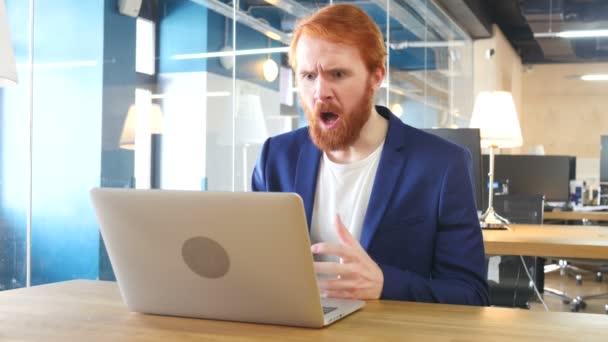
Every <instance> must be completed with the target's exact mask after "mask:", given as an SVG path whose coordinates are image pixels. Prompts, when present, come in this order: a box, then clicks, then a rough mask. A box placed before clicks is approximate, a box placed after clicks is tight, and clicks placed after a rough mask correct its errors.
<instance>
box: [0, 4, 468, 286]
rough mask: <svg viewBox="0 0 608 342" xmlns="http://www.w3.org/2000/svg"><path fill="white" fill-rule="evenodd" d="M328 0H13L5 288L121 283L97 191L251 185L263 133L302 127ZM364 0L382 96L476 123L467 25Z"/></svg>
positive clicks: (407, 116)
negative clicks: (305, 59) (382, 66)
mask: <svg viewBox="0 0 608 342" xmlns="http://www.w3.org/2000/svg"><path fill="white" fill-rule="evenodd" d="M30 3H33V6H34V11H33V13H35V16H34V18H33V21H32V20H30V19H29V15H30V10H31V9H30V8H29V4H30ZM329 3H330V2H329V1H295V0H264V1H258V0H240V1H238V0H237V1H227V0H143V1H142V6H141V9H140V11H139V16H138V17H137V18H134V17H131V16H127V15H124V14H121V13H119V12H118V6H117V1H116V0H107V1H77V0H34V1H31V2H28V1H20V0H6V4H7V8H8V16H9V23H10V28H11V35H12V40H13V46H14V48H15V53H16V57H17V65H18V73H19V83H18V85H16V86H13V87H8V88H0V123H1V126H0V149H1V153H0V165H1V166H0V290H3V289H8V288H13V287H21V286H25V285H26V284H27V276H28V275H29V276H30V277H31V283H32V284H43V283H48V282H54V281H61V280H67V279H74V278H89V279H97V278H99V279H113V273H112V269H111V265H110V262H109V260H108V258H107V255H106V252H105V247H104V245H103V241H102V239H101V238H100V235H99V230H98V226H97V223H96V218H95V215H94V213H93V210H92V207H91V203H90V201H89V197H88V192H89V190H90V189H91V188H92V187H96V186H101V187H120V188H140V189H147V188H162V189H184V190H203V191H207V190H209V191H243V190H249V188H250V179H251V172H252V170H253V167H254V163H255V161H256V159H257V156H258V154H259V152H260V149H261V146H262V144H263V142H264V141H265V139H266V138H267V137H269V136H274V135H277V134H281V133H285V132H288V131H291V130H294V129H297V128H300V127H304V126H305V125H306V119H305V116H304V114H303V110H302V106H301V104H300V103H299V100H298V97H297V94H296V84H295V81H294V75H293V72H292V70H291V69H290V67H289V65H288V58H287V51H288V46H289V42H290V40H291V35H292V32H293V28H294V26H295V24H296V23H297V21H298V20H299V19H301V18H303V17H305V16H307V15H310V14H311V13H314V11H316V10H318V9H319V8H321V7H323V6H325V5H327V4H329ZM352 3H353V4H355V5H357V6H359V7H361V8H362V9H363V10H365V11H366V12H367V13H368V14H369V15H370V16H371V17H372V18H373V19H374V20H375V22H376V23H377V24H378V26H379V27H380V29H381V31H382V32H383V35H384V38H385V40H386V42H387V44H388V46H389V51H390V54H389V61H388V65H387V70H388V73H387V76H386V79H385V81H384V82H383V85H382V87H381V89H380V91H379V92H378V93H377V95H376V99H375V102H376V104H379V105H384V106H387V107H389V108H390V109H391V110H392V111H393V112H394V113H395V114H397V115H398V116H400V117H401V119H402V120H403V121H404V122H406V123H409V124H411V125H413V126H416V127H455V126H459V127H463V126H467V125H468V120H469V113H470V112H471V109H472V94H473V90H472V67H471V65H472V53H471V51H472V42H471V40H470V39H469V38H468V37H467V36H466V35H465V34H464V33H463V32H462V30H460V29H459V28H458V27H457V26H455V25H454V24H453V23H452V22H451V20H449V18H448V17H447V16H446V15H445V14H444V13H443V12H442V11H441V10H440V9H438V8H437V7H435V6H434V4H433V2H431V1H425V0H408V1H404V0H370V1H352ZM30 46H32V47H33V50H31V49H30ZM30 55H32V56H33V59H32V60H30ZM30 71H31V74H30ZM30 76H32V79H33V82H30ZM30 116H31V118H32V123H31V126H30V121H29V118H30ZM30 141H31V151H30ZM30 164H31V177H30V176H29V170H30ZM30 187H31V192H30ZM30 213H31V215H30ZM30 218H31V222H29V221H30ZM28 232H30V233H31V241H30V242H28V239H27V236H28ZM28 246H30V247H31V250H30V252H29V253H28V251H27V247H28ZM28 255H29V256H31V261H30V262H29V264H28ZM28 265H29V266H28ZM28 267H29V271H28Z"/></svg>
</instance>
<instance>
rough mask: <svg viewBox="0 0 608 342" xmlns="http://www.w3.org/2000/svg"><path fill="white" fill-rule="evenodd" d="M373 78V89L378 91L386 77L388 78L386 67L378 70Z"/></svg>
mask: <svg viewBox="0 0 608 342" xmlns="http://www.w3.org/2000/svg"><path fill="white" fill-rule="evenodd" d="M371 76H372V77H371V79H372V87H373V88H374V91H377V90H378V89H380V86H381V85H382V81H384V76H386V68H384V66H381V67H378V68H376V70H374V71H373V72H372V75H371Z"/></svg>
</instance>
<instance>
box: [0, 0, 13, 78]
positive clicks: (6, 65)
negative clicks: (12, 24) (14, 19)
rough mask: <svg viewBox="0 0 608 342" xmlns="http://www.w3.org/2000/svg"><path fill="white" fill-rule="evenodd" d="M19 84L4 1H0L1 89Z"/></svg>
mask: <svg viewBox="0 0 608 342" xmlns="http://www.w3.org/2000/svg"><path fill="white" fill-rule="evenodd" d="M13 84H17V65H16V64H15V54H14V53H13V43H12V42H11V35H10V32H9V30H8V18H7V15H6V7H5V6H4V0H0V87H3V86H6V85H13Z"/></svg>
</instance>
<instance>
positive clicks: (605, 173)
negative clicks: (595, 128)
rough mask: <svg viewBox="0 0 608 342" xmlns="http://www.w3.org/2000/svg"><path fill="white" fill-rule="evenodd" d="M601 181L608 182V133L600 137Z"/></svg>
mask: <svg viewBox="0 0 608 342" xmlns="http://www.w3.org/2000/svg"><path fill="white" fill-rule="evenodd" d="M600 182H606V183H608V135H602V136H601V137H600Z"/></svg>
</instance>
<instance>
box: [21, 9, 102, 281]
mask: <svg viewBox="0 0 608 342" xmlns="http://www.w3.org/2000/svg"><path fill="white" fill-rule="evenodd" d="M34 6H35V8H34V10H35V13H36V17H35V19H34V56H35V60H34V63H35V64H36V65H38V67H36V68H35V70H34V95H33V99H34V130H33V164H34V165H33V183H32V187H33V197H32V202H33V203H32V204H33V219H32V284H33V285H36V284H44V283H49V282H55V281H62V280H66V279H74V278H86V279H96V278H97V276H98V255H99V251H98V250H99V235H98V234H99V233H98V228H97V223H96V219H95V216H94V213H93V210H92V207H91V204H90V200H89V195H88V190H89V189H90V188H92V187H94V186H98V185H99V174H100V169H101V166H100V151H101V128H100V127H101V105H102V90H103V77H102V76H103V34H104V32H103V27H104V26H103V25H104V23H103V18H104V16H103V13H104V1H103V0H95V1H79V0H38V1H35V5H34ZM57 62H87V63H92V64H91V65H86V66H72V67H48V64H47V63H57Z"/></svg>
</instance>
